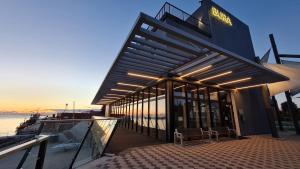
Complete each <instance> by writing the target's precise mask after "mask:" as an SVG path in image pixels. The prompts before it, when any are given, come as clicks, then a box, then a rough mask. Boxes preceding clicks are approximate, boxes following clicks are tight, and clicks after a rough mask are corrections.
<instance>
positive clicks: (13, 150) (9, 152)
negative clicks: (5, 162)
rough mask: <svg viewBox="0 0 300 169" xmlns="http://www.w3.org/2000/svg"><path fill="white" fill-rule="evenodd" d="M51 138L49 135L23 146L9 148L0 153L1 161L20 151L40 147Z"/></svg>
mask: <svg viewBox="0 0 300 169" xmlns="http://www.w3.org/2000/svg"><path fill="white" fill-rule="evenodd" d="M49 137H50V136H49V135H39V136H38V138H35V139H33V140H30V141H27V142H25V143H23V144H20V145H17V146H14V147H11V148H8V149H6V150H3V151H0V159H1V158H4V157H7V156H8V155H10V154H13V153H15V152H18V151H20V150H24V149H27V148H30V147H32V146H35V145H38V144H40V143H41V142H43V141H46V140H48V139H49Z"/></svg>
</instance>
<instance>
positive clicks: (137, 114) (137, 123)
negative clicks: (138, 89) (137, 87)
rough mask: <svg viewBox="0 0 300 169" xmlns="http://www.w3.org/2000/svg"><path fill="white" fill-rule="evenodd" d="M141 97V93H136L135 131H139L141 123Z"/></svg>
mask: <svg viewBox="0 0 300 169" xmlns="http://www.w3.org/2000/svg"><path fill="white" fill-rule="evenodd" d="M139 97H140V93H137V94H136V112H135V113H136V115H135V121H136V124H135V131H136V132H137V131H138V125H139Z"/></svg>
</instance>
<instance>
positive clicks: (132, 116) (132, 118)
mask: <svg viewBox="0 0 300 169" xmlns="http://www.w3.org/2000/svg"><path fill="white" fill-rule="evenodd" d="M133 125H134V95H133V96H132V114H131V130H133Z"/></svg>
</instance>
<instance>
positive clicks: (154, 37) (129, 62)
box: [92, 13, 288, 104]
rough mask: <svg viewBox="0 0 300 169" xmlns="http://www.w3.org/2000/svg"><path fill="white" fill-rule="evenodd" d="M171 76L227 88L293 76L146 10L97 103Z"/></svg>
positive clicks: (115, 64)
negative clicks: (219, 44) (147, 13)
mask: <svg viewBox="0 0 300 169" xmlns="http://www.w3.org/2000/svg"><path fill="white" fill-rule="evenodd" d="M199 22H201V21H199ZM241 40H242V39H241ZM167 78H178V79H184V80H188V81H191V82H195V83H199V84H203V85H208V86H213V87H219V88H222V89H239V88H244V87H247V86H253V85H261V84H266V83H274V82H280V81H286V80H288V78H287V77H286V76H284V75H281V74H279V73H276V72H275V71H273V70H270V69H268V68H266V67H264V66H262V65H260V64H257V63H255V62H253V61H250V60H248V59H245V58H243V57H242V56H239V55H237V54H235V53H232V52H230V51H228V50H226V49H223V48H221V47H219V46H217V45H215V44H212V43H210V42H208V41H207V40H205V39H203V38H201V37H200V36H195V35H194V34H192V33H190V32H188V31H185V30H184V29H180V28H178V27H175V26H173V25H171V24H168V23H166V22H163V21H161V20H157V19H155V18H153V17H151V16H148V15H146V14H144V13H141V14H140V15H139V17H138V19H137V20H136V23H135V25H134V27H133V28H132V30H131V32H130V33H129V36H128V38H127V40H126V41H125V43H124V45H123V47H122V49H121V50H120V52H119V53H118V56H117V58H116V60H115V61H114V63H113V65H112V67H111V68H110V70H109V72H108V74H107V75H106V77H105V79H104V81H103V83H102V85H101V87H100V89H99V90H98V92H97V94H96V96H95V98H94V100H93V102H92V104H108V103H111V102H113V101H115V100H116V99H118V98H119V96H125V95H126V94H129V93H130V92H134V91H137V90H140V89H141V88H143V87H146V86H149V85H151V84H154V83H156V82H157V81H160V80H162V79H167Z"/></svg>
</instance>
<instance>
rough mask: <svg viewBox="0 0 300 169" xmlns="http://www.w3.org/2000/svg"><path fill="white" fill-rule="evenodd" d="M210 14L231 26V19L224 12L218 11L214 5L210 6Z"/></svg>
mask: <svg viewBox="0 0 300 169" xmlns="http://www.w3.org/2000/svg"><path fill="white" fill-rule="evenodd" d="M211 15H212V16H213V17H215V18H216V19H218V20H220V21H222V22H223V23H225V24H227V25H229V26H232V22H231V19H230V18H229V16H227V15H226V14H225V13H223V12H221V11H219V10H218V9H217V8H216V7H214V6H213V7H211Z"/></svg>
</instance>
